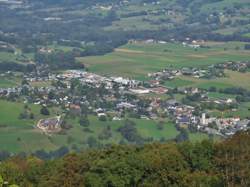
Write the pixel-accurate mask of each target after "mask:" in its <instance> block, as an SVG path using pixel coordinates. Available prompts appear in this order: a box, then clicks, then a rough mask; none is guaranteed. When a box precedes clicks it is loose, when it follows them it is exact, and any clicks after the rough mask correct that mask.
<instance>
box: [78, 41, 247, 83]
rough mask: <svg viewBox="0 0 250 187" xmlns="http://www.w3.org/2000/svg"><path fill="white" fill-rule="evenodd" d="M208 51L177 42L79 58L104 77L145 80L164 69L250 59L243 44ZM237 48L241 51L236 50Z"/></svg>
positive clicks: (222, 45) (220, 45) (133, 46)
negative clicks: (148, 75) (115, 76)
mask: <svg viewBox="0 0 250 187" xmlns="http://www.w3.org/2000/svg"><path fill="white" fill-rule="evenodd" d="M208 45H209V48H199V49H197V50H195V49H193V48H191V47H184V46H183V45H182V44H180V43H167V44H145V43H133V44H127V45H125V46H122V47H120V48H118V49H116V50H115V51H114V52H112V53H110V54H106V55H104V56H92V57H84V58H78V61H79V62H81V63H83V64H85V65H86V66H87V67H88V69H89V71H92V72H96V73H99V74H104V75H117V76H124V77H130V78H137V79H142V80H143V79H146V78H147V74H148V73H152V72H156V71H159V70H162V69H164V68H169V67H172V68H181V67H205V66H208V65H212V64H216V63H222V62H225V61H229V60H230V61H239V60H249V58H250V53H249V51H246V50H244V49H243V48H244V43H241V42H227V43H222V42H220V43H216V42H215V43H212V42H209V43H208ZM236 47H239V48H240V49H238V50H237V49H236Z"/></svg>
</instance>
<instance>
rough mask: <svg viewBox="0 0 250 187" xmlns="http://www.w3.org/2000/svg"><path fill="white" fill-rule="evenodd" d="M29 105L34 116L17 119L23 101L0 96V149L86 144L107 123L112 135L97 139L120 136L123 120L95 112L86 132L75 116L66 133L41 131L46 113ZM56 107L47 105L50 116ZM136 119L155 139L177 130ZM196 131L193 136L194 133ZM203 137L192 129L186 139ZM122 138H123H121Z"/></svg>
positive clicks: (170, 136)
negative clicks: (38, 125) (104, 118)
mask: <svg viewBox="0 0 250 187" xmlns="http://www.w3.org/2000/svg"><path fill="white" fill-rule="evenodd" d="M29 108H30V109H31V111H32V112H33V113H34V115H35V119H34V120H21V119H19V114H20V113H21V112H22V111H23V110H24V104H22V103H13V102H8V101H3V100H0V119H1V122H0V147H1V150H7V151H10V152H13V153H16V152H21V151H25V152H27V153H30V152H33V151H36V150H41V149H44V150H47V151H50V150H55V149H56V148H59V147H60V146H64V145H66V146H67V147H69V148H72V146H74V147H78V148H83V149H84V148H87V147H86V141H87V139H88V138H89V137H94V138H96V139H97V140H98V136H99V135H100V134H101V133H102V131H103V130H104V129H106V128H107V127H108V126H109V127H110V128H111V130H112V136H111V137H110V138H109V139H107V140H98V141H99V142H100V143H102V144H113V143H116V144H117V143H119V142H120V141H121V140H124V139H123V137H122V136H121V134H120V133H119V132H117V129H118V128H119V127H121V126H122V125H123V122H124V121H105V122H102V121H99V120H98V118H97V117H96V116H91V115H90V116H89V120H90V126H89V127H88V128H89V130H90V132H86V131H84V127H82V126H80V125H79V122H78V121H79V119H78V118H75V119H70V120H67V123H68V124H71V125H72V128H71V129H70V130H67V131H65V132H66V134H63V135H62V134H54V135H52V136H48V135H45V134H44V133H42V132H41V131H40V130H38V129H37V128H35V125H36V123H37V121H38V120H39V119H41V118H47V117H48V116H42V115H40V112H39V111H40V106H38V105H29ZM57 111H58V109H50V112H51V116H55V115H56V112H57ZM131 120H133V121H134V122H135V123H136V128H137V130H138V133H139V134H140V135H141V136H142V137H143V138H149V137H150V138H153V140H156V141H159V140H161V139H162V138H164V139H165V140H168V139H173V138H175V137H176V135H178V134H179V132H178V131H177V129H176V128H175V126H174V124H173V123H170V122H168V121H165V123H164V125H163V129H162V130H159V129H158V128H157V123H158V122H156V121H153V120H143V119H131ZM196 135H197V136H196ZM204 138H207V136H206V135H204V134H201V133H195V134H191V135H190V139H191V140H194V141H197V140H202V139H204ZM125 142H126V141H125Z"/></svg>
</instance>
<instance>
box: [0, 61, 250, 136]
mask: <svg viewBox="0 0 250 187" xmlns="http://www.w3.org/2000/svg"><path fill="white" fill-rule="evenodd" d="M226 65H228V66H226ZM218 66H223V67H224V68H227V67H231V66H232V63H226V64H223V65H218ZM235 66H237V67H238V66H244V65H239V64H238V63H235ZM183 69H184V68H183ZM183 69H182V70H167V69H166V70H163V71H162V72H157V73H153V74H150V75H149V77H150V78H153V79H151V80H149V81H138V80H133V79H129V78H123V77H114V76H113V77H106V76H101V75H97V74H95V73H90V72H87V71H82V70H67V71H63V72H62V73H52V72H48V71H47V70H46V67H40V68H37V71H36V72H32V73H29V74H25V75H23V77H24V80H23V81H22V85H21V86H18V87H10V88H0V97H1V99H9V100H17V99H19V100H20V99H21V100H22V101H23V102H24V103H33V104H34V105H41V106H43V107H51V106H56V107H61V108H63V109H64V111H65V113H70V114H71V115H75V116H77V115H78V116H80V115H82V114H83V113H86V115H87V114H89V113H91V114H94V115H96V116H97V117H98V118H99V119H100V120H107V119H109V120H113V121H119V120H122V119H123V118H124V117H125V116H126V115H127V114H128V115H129V116H132V117H135V118H141V119H148V120H149V119H153V120H157V119H161V118H162V117H163V116H164V117H167V118H169V119H171V120H172V121H173V122H174V123H175V125H176V127H177V128H186V129H192V130H195V131H199V132H205V133H207V134H213V135H219V136H223V137H227V136H231V135H233V134H235V133H236V132H237V131H239V130H247V129H248V128H249V127H250V120H249V119H240V118H239V117H230V118H229V117H223V116H221V117H214V116H211V115H210V114H209V113H208V111H209V110H208V109H209V108H211V106H213V107H215V108H222V110H224V109H225V110H237V101H235V99H233V98H227V99H212V98H209V97H208V91H207V90H202V89H199V88H192V87H191V88H190V87H186V88H177V89H171V88H168V87H166V86H164V85H161V84H160V82H159V80H160V79H164V80H165V79H173V78H174V77H175V76H178V75H179V74H185V71H184V70H183ZM200 71H203V70H200ZM193 72H196V71H193ZM191 75H193V73H192V74H191ZM2 76H4V75H2ZM41 81H47V82H48V81H49V82H51V84H50V85H48V86H45V87H38V88H37V87H34V86H31V85H32V83H33V82H41ZM174 94H181V95H182V96H183V97H184V98H185V99H182V100H176V99H175V97H174V96H173V95H174ZM152 95H153V96H152ZM162 95H171V97H172V98H169V99H161V98H160V96H162ZM145 96H148V97H146V98H145ZM187 101H189V102H187ZM190 101H192V102H190ZM194 103H195V104H197V105H194ZM197 106H200V107H201V108H197ZM61 115H62V114H58V116H61ZM58 116H57V117H52V118H48V119H41V120H39V122H38V124H37V126H36V127H37V128H39V129H41V130H42V131H43V132H46V133H47V134H50V133H56V132H59V131H60V130H61V126H60V124H61V122H62V120H63V119H61V118H60V117H58Z"/></svg>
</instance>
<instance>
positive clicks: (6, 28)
mask: <svg viewBox="0 0 250 187" xmlns="http://www.w3.org/2000/svg"><path fill="white" fill-rule="evenodd" d="M249 7H250V4H249V2H248V1H247V0H240V1H234V0H230V1H229V0H213V1H208V0H195V1H190V0H171V1H170V0H160V1H155V0H129V1H120V0H116V1H115V0H107V1H100V0H96V1H91V2H90V1H77V0H75V1H63V0H61V1H53V3H52V2H51V1H18V3H17V2H16V1H3V2H0V14H1V19H0V42H1V43H0V62H2V63H3V62H4V63H7V62H13V63H19V66H20V64H24V65H27V64H33V61H38V62H39V61H41V58H38V57H39V54H38V55H37V53H39V52H41V49H42V51H44V48H47V47H48V48H52V49H53V50H59V51H60V50H62V51H64V52H65V51H67V52H68V53H67V54H66V56H68V55H72V56H75V57H78V56H81V57H83V56H89V55H102V54H106V53H108V52H111V51H112V50H113V49H114V48H116V47H119V46H121V45H123V44H126V43H127V41H128V40H130V39H150V38H153V39H157V40H165V41H169V40H171V39H175V40H184V39H185V38H187V37H189V38H192V39H203V40H218V41H232V40H233V41H249V40H250V38H249V37H248V36H249V33H250V22H249V20H250V17H249V15H250V8H249ZM60 60H61V61H62V59H60ZM54 63H55V62H54ZM72 63H73V62H72V60H71V66H72ZM0 65H1V64H0ZM5 66H6V65H5ZM9 66H11V67H8V68H6V67H5V69H7V70H8V69H11V68H12V69H13V65H9ZM59 66H63V67H65V64H64V65H59ZM0 68H1V69H3V68H4V66H3V65H1V66H0ZM15 69H19V70H23V67H22V66H20V67H18V68H17V67H16V68H15Z"/></svg>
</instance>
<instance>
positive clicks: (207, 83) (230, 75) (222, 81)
mask: <svg viewBox="0 0 250 187" xmlns="http://www.w3.org/2000/svg"><path fill="white" fill-rule="evenodd" d="M225 74H226V77H223V78H216V79H211V80H210V79H198V78H194V77H188V76H181V77H180V78H179V79H177V80H173V83H172V81H168V82H166V83H165V85H166V86H168V83H170V86H172V85H174V84H175V82H177V83H176V86H180V83H179V82H181V80H183V82H184V83H185V82H186V83H189V84H186V85H184V87H188V86H192V87H198V88H203V89H209V88H210V87H216V88H217V89H224V88H230V87H242V88H245V89H250V73H249V72H246V73H240V72H235V71H229V70H226V71H225ZM178 83H179V84H178Z"/></svg>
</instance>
